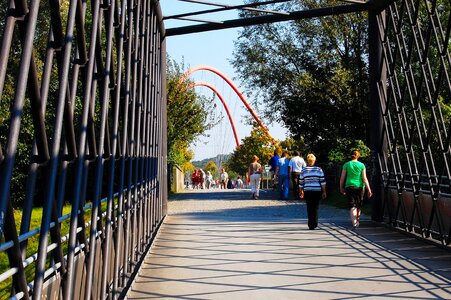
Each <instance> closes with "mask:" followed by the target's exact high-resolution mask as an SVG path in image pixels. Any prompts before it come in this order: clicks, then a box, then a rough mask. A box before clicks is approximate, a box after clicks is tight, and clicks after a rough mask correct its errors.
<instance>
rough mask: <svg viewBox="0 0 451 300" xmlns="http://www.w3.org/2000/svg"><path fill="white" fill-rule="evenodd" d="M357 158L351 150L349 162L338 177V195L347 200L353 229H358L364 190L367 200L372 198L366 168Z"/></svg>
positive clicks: (358, 154) (355, 151)
mask: <svg viewBox="0 0 451 300" xmlns="http://www.w3.org/2000/svg"><path fill="white" fill-rule="evenodd" d="M359 157H360V152H359V151H358V150H353V151H352V152H351V160H350V161H348V162H346V163H345V164H344V165H343V168H342V171H341V176H340V193H342V194H343V195H345V196H346V197H347V199H348V207H349V210H350V211H349V213H350V216H351V223H352V226H353V228H357V227H359V223H360V214H361V211H362V204H363V198H364V195H365V189H366V191H367V193H368V198H371V196H372V192H371V187H370V183H369V182H368V178H367V177H366V168H365V165H364V164H363V163H362V162H360V161H358V159H359Z"/></svg>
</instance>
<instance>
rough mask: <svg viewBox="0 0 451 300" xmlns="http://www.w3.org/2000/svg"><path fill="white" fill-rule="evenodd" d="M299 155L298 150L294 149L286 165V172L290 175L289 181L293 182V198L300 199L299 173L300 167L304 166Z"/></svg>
mask: <svg viewBox="0 0 451 300" xmlns="http://www.w3.org/2000/svg"><path fill="white" fill-rule="evenodd" d="M300 155H301V154H300V152H299V151H298V150H296V151H294V157H292V158H291V160H290V163H289V165H288V172H289V174H290V176H291V182H292V183H293V194H294V198H295V199H300V198H299V174H301V171H302V169H303V168H305V166H306V163H305V161H304V159H303V158H302V157H301V156H300Z"/></svg>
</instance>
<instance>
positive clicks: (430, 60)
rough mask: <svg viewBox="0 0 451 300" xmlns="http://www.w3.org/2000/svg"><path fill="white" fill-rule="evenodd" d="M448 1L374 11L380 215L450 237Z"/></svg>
mask: <svg viewBox="0 0 451 300" xmlns="http://www.w3.org/2000/svg"><path fill="white" fill-rule="evenodd" d="M450 15H451V5H450V3H449V1H440V0H431V1H414V0H399V1H393V3H392V4H391V5H390V6H389V7H388V8H387V9H385V11H384V12H382V13H380V14H378V15H377V16H376V17H375V21H376V24H377V28H378V30H377V32H378V42H379V45H380V63H379V65H378V66H377V71H378V72H379V74H380V78H379V80H377V83H376V84H377V89H376V90H377V94H378V99H379V101H378V102H379V103H378V107H379V112H380V114H381V123H380V124H381V131H380V136H378V137H376V140H378V143H377V149H376V151H378V152H379V154H380V155H379V159H378V160H379V167H380V170H381V171H382V172H381V174H380V176H381V183H382V186H383V190H384V192H383V194H382V196H383V199H384V211H385V213H384V215H385V219H386V220H387V221H388V222H389V223H390V224H392V225H394V226H397V227H401V228H404V229H405V230H407V231H409V232H414V233H417V234H419V235H421V236H422V237H424V238H432V239H435V240H437V241H440V242H441V243H443V244H446V245H449V244H450V242H451V240H450V238H451V197H450V182H451V172H450V167H449V166H450V163H451V156H450V154H451V151H450V150H451V149H450V138H451V132H450V123H451V111H450V110H449V108H450V107H451V106H450V105H451V81H450V75H451V57H450V53H449V50H450V33H451V19H450Z"/></svg>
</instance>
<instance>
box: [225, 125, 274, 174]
mask: <svg viewBox="0 0 451 300" xmlns="http://www.w3.org/2000/svg"><path fill="white" fill-rule="evenodd" d="M273 152H274V146H273V145H272V143H271V140H270V139H269V138H268V135H267V134H266V133H265V132H264V131H263V130H262V129H261V128H260V127H258V126H256V124H254V127H253V129H252V131H251V134H250V136H247V137H245V138H243V139H242V140H241V144H240V146H239V147H237V148H236V149H235V151H234V152H233V153H232V155H231V156H230V157H229V159H228V160H227V163H226V164H225V167H226V169H227V170H228V171H233V172H236V173H237V174H241V175H244V174H246V172H247V170H248V168H249V164H250V163H251V162H252V156H253V155H257V156H258V157H259V159H260V161H259V162H260V164H262V165H265V164H267V162H268V161H269V159H270V158H271V155H272V154H273Z"/></svg>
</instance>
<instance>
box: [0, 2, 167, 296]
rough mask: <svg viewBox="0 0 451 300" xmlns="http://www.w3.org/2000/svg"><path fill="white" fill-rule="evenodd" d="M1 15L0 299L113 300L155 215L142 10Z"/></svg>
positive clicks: (156, 138) (12, 7) (155, 159)
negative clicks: (11, 297)
mask: <svg viewBox="0 0 451 300" xmlns="http://www.w3.org/2000/svg"><path fill="white" fill-rule="evenodd" d="M7 2H8V3H6V4H5V3H3V4H2V7H1V11H0V17H1V18H0V34H1V37H0V38H1V49H0V51H1V53H0V96H1V101H0V110H1V112H0V115H1V116H0V174H1V175H0V176H1V181H0V236H1V237H2V241H1V244H0V256H1V257H0V261H1V262H2V263H1V265H0V268H1V270H0V293H1V294H0V298H6V297H10V296H14V297H16V298H17V299H22V298H24V299H28V298H31V297H33V298H34V299H40V298H42V297H47V298H50V299H55V298H58V297H60V298H65V299H88V298H93V299H102V298H106V297H108V298H117V297H119V296H120V295H121V291H122V290H123V289H124V287H126V286H127V284H128V283H129V281H130V279H131V278H132V276H133V272H135V270H136V269H137V268H136V266H137V265H139V262H140V261H141V259H142V257H143V254H144V253H145V252H146V249H147V248H148V246H149V245H150V243H151V240H152V239H153V237H154V235H155V233H156V231H157V228H158V226H159V224H160V223H161V221H162V219H163V217H164V215H165V213H166V212H165V209H166V203H165V201H166V198H167V195H166V193H167V188H166V186H167V176H166V174H167V171H166V168H167V167H166V152H167V149H166V107H165V105H166V104H165V101H164V99H165V69H166V67H165V56H166V55H165V44H164V39H163V38H162V36H163V32H164V28H163V26H162V22H161V20H162V17H161V10H160V7H159V4H158V1H153V0H128V1H127V0H116V1H107V0H91V1H82V0H72V1H70V0H62V1H60V0H50V1H45V2H44V1H41V2H40V1H39V0H38V1H30V2H29V1H26V0H10V1H9V0H8V1H7Z"/></svg>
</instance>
